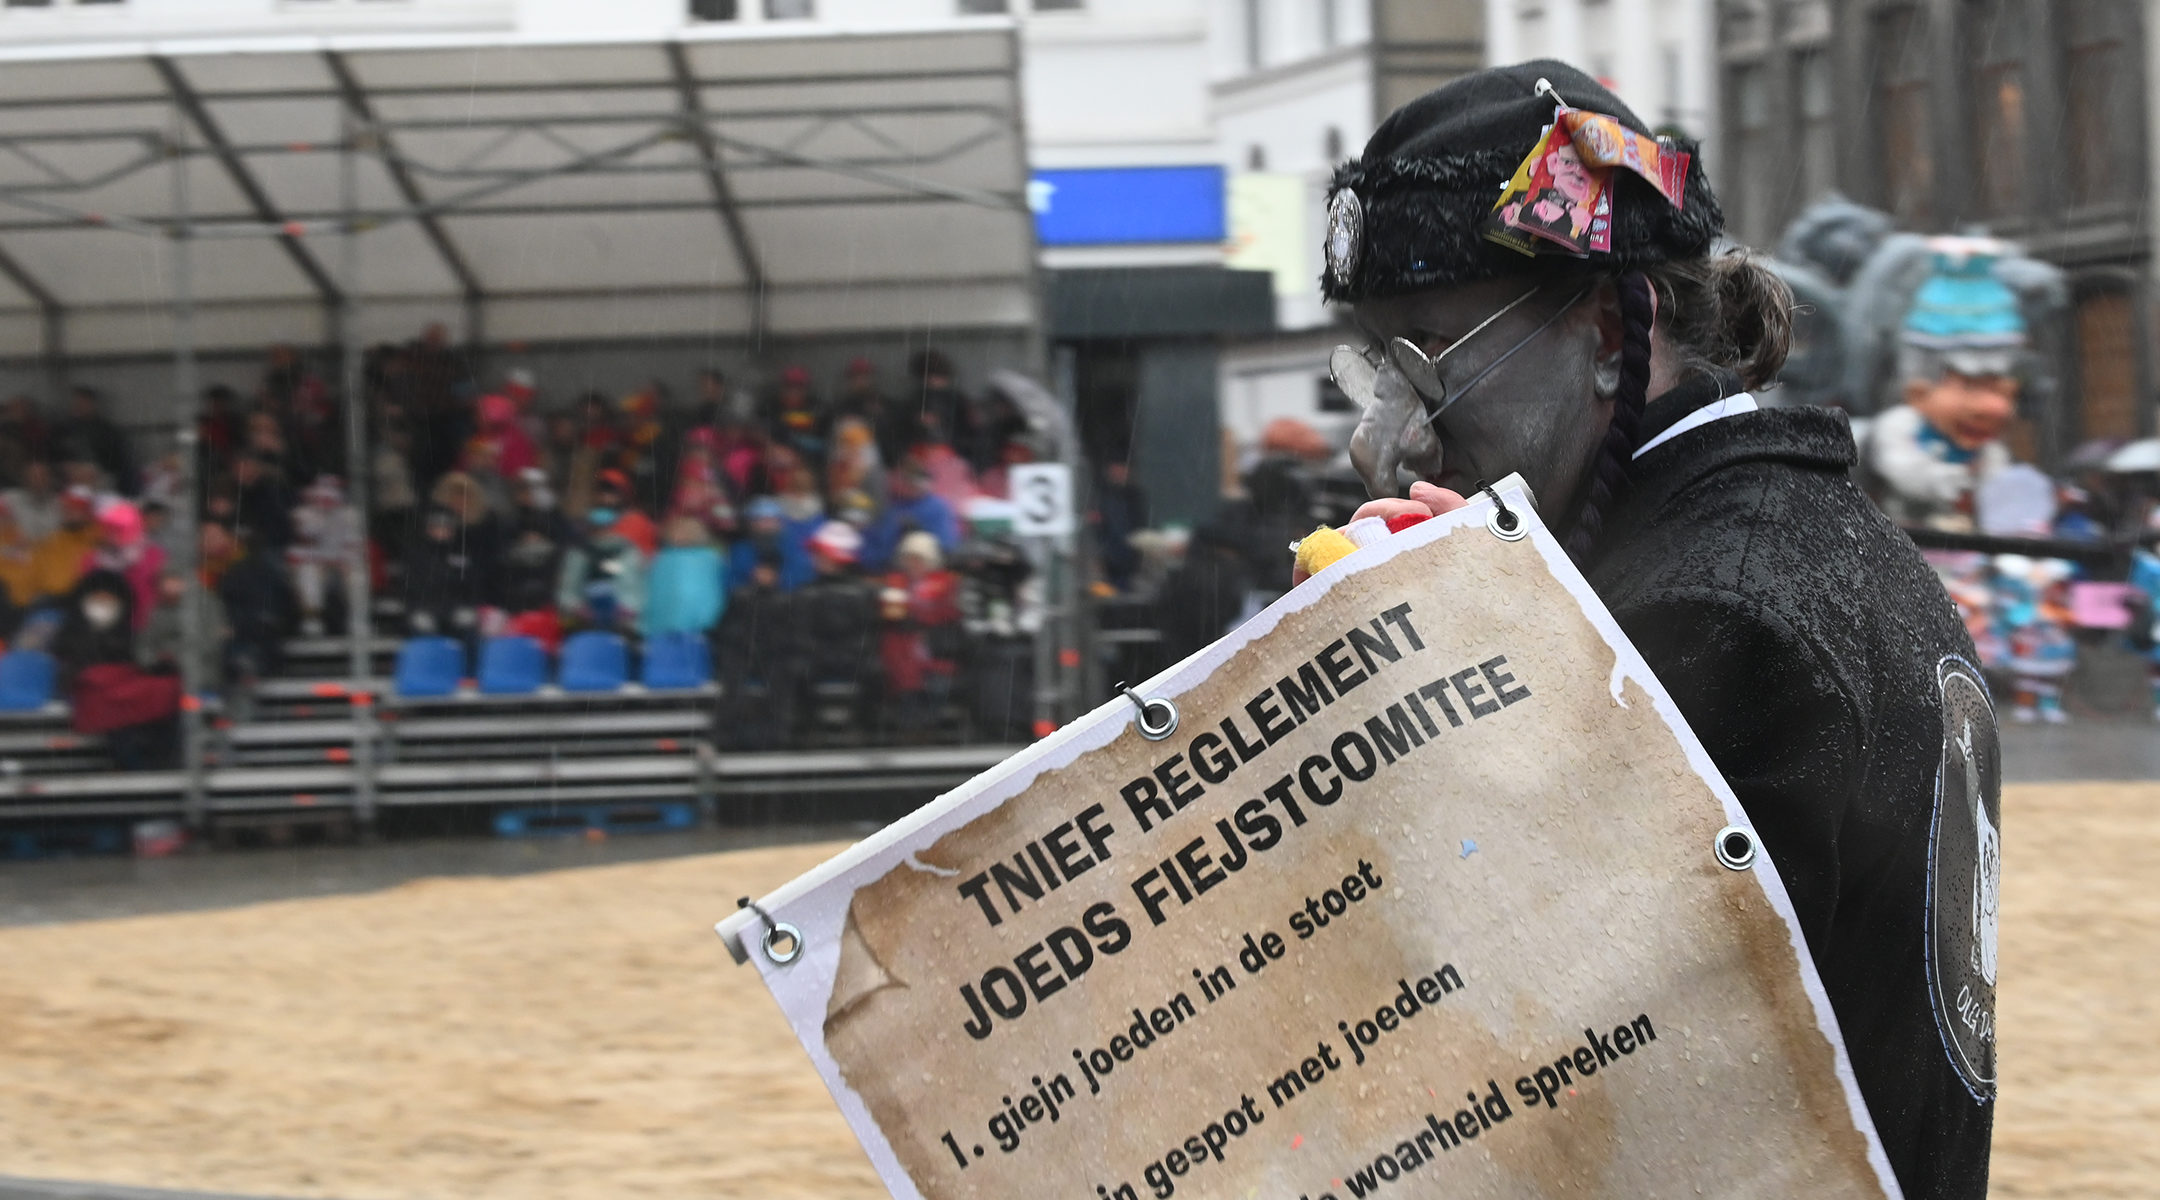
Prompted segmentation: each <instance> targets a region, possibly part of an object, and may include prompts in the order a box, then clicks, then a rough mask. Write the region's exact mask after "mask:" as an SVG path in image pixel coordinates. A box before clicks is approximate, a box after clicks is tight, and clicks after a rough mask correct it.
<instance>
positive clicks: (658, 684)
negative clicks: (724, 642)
mask: <svg viewBox="0 0 2160 1200" xmlns="http://www.w3.org/2000/svg"><path fill="white" fill-rule="evenodd" d="M644 679H645V686H646V687H649V688H694V687H703V686H705V685H706V684H708V683H710V682H712V647H711V646H710V645H708V644H707V643H706V641H705V637H704V635H703V634H697V633H663V634H659V635H657V636H655V637H650V638H647V639H645V670H644Z"/></svg>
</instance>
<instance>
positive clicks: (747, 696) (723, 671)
mask: <svg viewBox="0 0 2160 1200" xmlns="http://www.w3.org/2000/svg"><path fill="white" fill-rule="evenodd" d="M760 503H763V504H768V505H770V506H771V513H772V516H771V519H772V521H773V523H774V526H775V528H777V526H778V522H779V505H778V504H776V503H773V500H772V497H770V496H761V497H759V498H758V499H757V500H754V501H752V502H751V504H752V506H753V508H754V507H755V506H756V505H757V504H760ZM746 550H747V551H748V552H749V553H748V556H747V557H748V561H747V565H744V566H743V567H742V568H741V573H740V577H739V578H737V579H736V580H735V583H734V586H733V588H732V590H731V591H730V592H729V595H728V603H727V611H726V612H725V613H723V614H722V616H721V620H720V630H719V634H718V636H717V637H716V638H715V639H714V653H713V658H714V667H715V669H716V671H717V673H718V675H719V678H720V683H721V699H720V704H719V707H718V711H717V712H716V714H715V721H714V730H713V732H714V738H715V740H716V741H717V742H718V744H719V745H720V746H721V747H723V748H725V749H729V750H773V749H778V748H779V747H780V746H782V745H783V744H785V743H786V741H787V739H788V736H789V735H790V734H791V733H792V732H793V730H794V727H795V694H796V692H797V690H798V686H799V685H798V682H797V680H798V678H799V675H800V672H799V671H798V670H797V666H798V664H797V662H796V658H795V643H796V636H795V617H796V613H795V609H794V605H793V599H792V597H791V596H790V595H789V594H788V593H787V592H784V591H782V590H781V587H780V550H779V547H778V544H777V541H775V542H773V543H771V544H767V545H764V546H758V545H756V544H755V543H753V542H751V541H750V540H749V539H745V540H744V541H742V542H739V543H737V544H736V547H735V553H736V554H737V555H738V556H739V557H740V556H743V555H744V554H745V551H746ZM730 574H731V576H733V575H734V574H735V572H734V571H733V569H731V571H730Z"/></svg>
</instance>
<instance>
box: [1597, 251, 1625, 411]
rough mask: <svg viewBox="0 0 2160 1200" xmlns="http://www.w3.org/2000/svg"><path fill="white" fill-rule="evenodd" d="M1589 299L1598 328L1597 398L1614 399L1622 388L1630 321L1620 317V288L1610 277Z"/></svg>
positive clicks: (1598, 286) (1600, 284)
mask: <svg viewBox="0 0 2160 1200" xmlns="http://www.w3.org/2000/svg"><path fill="white" fill-rule="evenodd" d="M1587 300H1588V305H1587V307H1588V309H1589V312H1590V320H1591V321H1592V323H1593V324H1594V325H1595V326H1596V328H1597V352H1596V355H1595V357H1593V358H1592V360H1591V378H1592V379H1593V381H1594V383H1595V386H1596V388H1597V398H1598V399H1600V400H1611V399H1612V398H1613V397H1614V396H1615V395H1616V394H1618V392H1619V391H1620V354H1621V349H1622V347H1623V345H1624V344H1625V343H1626V341H1627V335H1626V323H1625V321H1624V320H1623V319H1622V318H1621V316H1620V289H1619V287H1618V286H1616V285H1615V284H1614V283H1613V281H1612V280H1610V279H1607V280H1604V281H1602V282H1600V283H1599V284H1598V285H1597V286H1596V287H1595V288H1593V289H1591V292H1590V295H1589V296H1588V297H1587Z"/></svg>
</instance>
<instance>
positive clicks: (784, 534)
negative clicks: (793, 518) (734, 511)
mask: <svg viewBox="0 0 2160 1200" xmlns="http://www.w3.org/2000/svg"><path fill="white" fill-rule="evenodd" d="M811 532H815V530H814V529H813V530H812V531H811ZM760 569H767V570H770V571H771V572H772V575H773V578H772V581H771V584H770V586H772V587H774V588H776V589H778V590H780V591H782V592H792V591H794V590H795V589H797V588H799V587H801V586H803V585H804V584H806V583H808V582H810V577H811V575H813V574H814V573H815V572H814V571H813V570H812V568H811V566H810V538H809V536H808V534H802V535H801V536H796V535H795V534H794V533H793V532H791V530H790V529H789V524H788V519H787V510H786V509H785V508H783V507H782V506H781V504H780V501H779V500H778V499H777V498H775V497H772V496H759V497H757V498H755V499H753V500H751V501H750V503H749V504H748V505H746V506H745V507H744V509H743V536H742V538H741V539H740V540H738V541H737V542H736V543H735V547H734V549H733V550H731V551H730V552H729V556H728V586H729V587H730V588H741V587H746V586H748V585H749V584H750V583H751V582H752V580H753V577H754V576H755V575H756V573H757V572H758V571H759V570H760Z"/></svg>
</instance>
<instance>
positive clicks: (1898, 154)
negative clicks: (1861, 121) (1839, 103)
mask: <svg viewBox="0 0 2160 1200" xmlns="http://www.w3.org/2000/svg"><path fill="white" fill-rule="evenodd" d="M1874 50H1875V88H1874V90H1875V113H1876V120H1877V121H1878V122H1879V124H1878V125H1877V127H1876V137H1877V142H1876V148H1877V152H1878V153H1879V154H1880V155H1881V156H1882V157H1881V164H1882V181H1883V206H1884V207H1885V208H1888V209H1889V210H1890V212H1891V214H1892V215H1894V216H1895V217H1897V219H1898V224H1899V225H1901V226H1903V227H1905V228H1907V229H1931V228H1933V227H1934V224H1935V143H1934V139H1933V138H1931V137H1930V136H1929V125H1928V69H1927V19H1926V17H1925V16H1924V15H1923V14H1922V12H1921V10H1920V8H1919V6H1918V5H1904V6H1900V7H1898V8H1892V9H1888V10H1886V11H1884V12H1882V13H1881V14H1879V15H1878V16H1877V17H1876V19H1875V46H1874Z"/></svg>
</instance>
